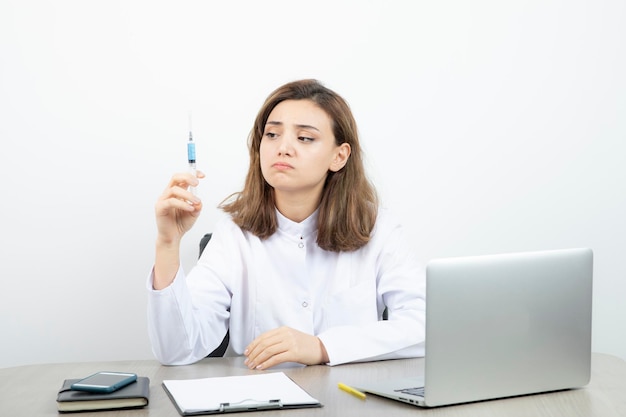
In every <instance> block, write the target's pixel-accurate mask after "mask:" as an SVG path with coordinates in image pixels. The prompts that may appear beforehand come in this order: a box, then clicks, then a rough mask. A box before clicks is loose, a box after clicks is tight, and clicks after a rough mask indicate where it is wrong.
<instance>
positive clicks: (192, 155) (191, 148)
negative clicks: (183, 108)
mask: <svg viewBox="0 0 626 417" xmlns="http://www.w3.org/2000/svg"><path fill="white" fill-rule="evenodd" d="M187 161H188V162H189V170H190V171H191V173H192V174H193V175H194V176H195V175H196V144H195V143H194V142H193V135H192V134H191V115H189V142H187ZM189 191H191V193H192V194H193V195H196V187H189Z"/></svg>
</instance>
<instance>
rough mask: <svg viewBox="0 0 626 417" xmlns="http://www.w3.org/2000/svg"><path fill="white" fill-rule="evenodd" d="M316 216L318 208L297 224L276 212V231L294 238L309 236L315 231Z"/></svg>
mask: <svg viewBox="0 0 626 417" xmlns="http://www.w3.org/2000/svg"><path fill="white" fill-rule="evenodd" d="M318 214H319V208H318V209H317V210H315V211H314V212H313V213H312V214H311V215H310V216H309V217H307V218H306V219H304V220H302V221H301V222H300V223H297V222H294V221H292V220H289V219H288V218H287V217H285V216H283V215H282V214H281V213H280V211H278V210H276V218H277V220H278V230H280V231H281V232H283V233H285V234H286V235H288V236H293V237H296V238H300V237H307V236H310V235H312V234H313V233H315V232H316V231H317V218H318Z"/></svg>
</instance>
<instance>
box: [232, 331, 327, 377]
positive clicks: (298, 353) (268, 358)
mask: <svg viewBox="0 0 626 417" xmlns="http://www.w3.org/2000/svg"><path fill="white" fill-rule="evenodd" d="M244 355H245V356H246V360H245V362H244V363H245V364H246V365H247V366H248V368H250V369H267V368H271V367H272V366H275V365H278V364H280V363H283V362H298V363H302V364H304V365H318V364H321V363H326V362H328V354H327V353H326V348H325V347H324V344H323V343H322V341H321V340H320V339H319V338H318V337H316V336H312V335H310V334H306V333H302V332H300V331H298V330H295V329H292V328H291V327H286V326H283V327H279V328H277V329H274V330H270V331H268V332H265V333H263V334H262V335H260V336H259V337H257V338H256V339H254V340H253V341H252V343H250V344H249V345H248V347H247V348H246V350H245V351H244Z"/></svg>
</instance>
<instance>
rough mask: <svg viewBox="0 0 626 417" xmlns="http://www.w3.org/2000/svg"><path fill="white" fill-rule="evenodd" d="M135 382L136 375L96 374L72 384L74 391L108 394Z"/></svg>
mask: <svg viewBox="0 0 626 417" xmlns="http://www.w3.org/2000/svg"><path fill="white" fill-rule="evenodd" d="M136 380H137V374H133V373H128V372H106V371H102V372H97V373H95V374H93V375H90V376H88V377H86V378H83V379H81V380H79V381H76V382H74V383H73V384H72V387H71V388H72V389H73V390H75V391H89V392H99V393H108V392H113V391H116V390H118V389H120V388H122V387H124V386H126V385H128V384H130V383H131V382H135V381H136Z"/></svg>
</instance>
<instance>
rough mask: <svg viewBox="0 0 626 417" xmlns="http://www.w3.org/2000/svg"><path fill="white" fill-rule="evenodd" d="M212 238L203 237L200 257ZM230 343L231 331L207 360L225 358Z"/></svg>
mask: <svg viewBox="0 0 626 417" xmlns="http://www.w3.org/2000/svg"><path fill="white" fill-rule="evenodd" d="M211 236H213V234H212V233H206V234H205V235H204V236H202V239H200V254H199V255H198V256H200V255H202V252H203V251H204V248H205V247H206V245H207V243H209V240H211ZM229 341H230V331H227V332H226V336H224V340H222V343H221V344H220V345H219V346H218V347H217V348H215V350H214V351H213V352H211V353H209V354H208V355H207V358H221V357H222V356H224V353H226V348H227V347H228V342H229Z"/></svg>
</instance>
